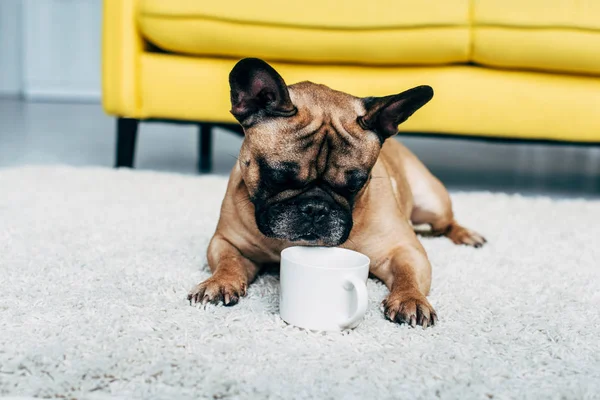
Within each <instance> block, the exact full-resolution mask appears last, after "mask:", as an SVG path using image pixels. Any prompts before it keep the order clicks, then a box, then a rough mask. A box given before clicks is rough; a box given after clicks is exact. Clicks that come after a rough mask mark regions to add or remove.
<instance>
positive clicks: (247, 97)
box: [229, 58, 297, 127]
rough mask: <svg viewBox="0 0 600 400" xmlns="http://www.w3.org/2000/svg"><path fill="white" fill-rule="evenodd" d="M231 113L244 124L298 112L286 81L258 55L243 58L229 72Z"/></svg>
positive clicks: (248, 124)
mask: <svg viewBox="0 0 600 400" xmlns="http://www.w3.org/2000/svg"><path fill="white" fill-rule="evenodd" d="M229 87H230V89H231V92H230V96H231V113H232V114H233V116H234V117H235V118H236V119H237V120H238V122H239V123H240V124H242V126H245V127H247V126H250V125H252V124H253V123H255V122H256V121H258V120H260V119H262V118H264V117H269V116H270V117H288V116H292V115H294V114H296V111H297V110H296V107H294V105H293V104H292V101H291V100H290V94H289V92H288V89H287V85H286V84H285V81H284V80H283V78H282V77H281V75H279V74H278V73H277V71H275V69H274V68H273V67H271V66H270V65H269V64H267V63H266V62H264V61H263V60H260V59H258V58H245V59H243V60H241V61H239V62H238V63H237V64H236V65H235V67H233V69H232V70H231V72H230V73H229Z"/></svg>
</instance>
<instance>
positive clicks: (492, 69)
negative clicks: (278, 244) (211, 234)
mask: <svg viewBox="0 0 600 400" xmlns="http://www.w3.org/2000/svg"><path fill="white" fill-rule="evenodd" d="M599 16H600V1H598V0H579V1H571V0H528V1H519V0H419V1H412V0H374V1H373V2H366V1H356V0H302V1H282V0H254V1H240V0H221V1H200V0H168V1H165V0H104V18H103V66H102V78H103V84H102V100H103V106H104V109H105V111H106V112H107V113H109V114H111V115H115V116H117V117H118V128H117V130H118V150H117V165H118V166H131V165H132V164H133V153H134V148H135V137H136V130H137V124H138V122H139V121H143V120H169V121H180V122H186V121H187V122H193V123H200V124H201V125H202V128H203V129H202V132H203V133H202V135H201V140H200V143H201V145H202V153H203V155H202V159H201V169H202V170H209V169H210V141H211V133H210V132H211V127H212V126H214V125H219V124H233V123H235V120H234V119H233V117H232V116H231V115H230V114H229V108H230V105H229V88H228V79H227V76H228V74H229V71H230V70H231V68H232V67H233V65H234V64H235V62H237V60H239V59H240V58H243V57H248V56H252V57H260V58H264V59H266V60H267V61H269V62H270V63H272V64H273V65H274V67H275V68H276V69H277V70H278V71H280V73H281V74H282V76H283V77H284V79H285V80H286V82H287V83H288V84H291V83H294V82H297V81H301V80H311V81H314V82H319V83H324V84H327V85H329V86H331V87H332V88H335V89H339V90H343V91H346V92H349V93H352V94H354V95H357V96H373V95H387V94H391V93H397V92H400V91H402V90H405V89H407V88H410V87H412V86H416V85H420V84H428V85H431V86H433V88H434V90H435V96H434V99H433V100H432V101H431V103H429V104H428V105H427V107H424V108H423V110H421V111H420V112H419V113H417V114H415V115H414V116H413V117H412V118H411V119H410V120H409V121H407V122H406V123H405V124H403V125H401V126H400V130H401V132H410V133H412V134H415V133H417V134H419V133H423V134H444V135H446V134H449V135H462V136H467V137H478V138H500V139H511V140H512V139H525V140H534V141H559V142H576V143H600V18H599ZM232 126H233V125H232Z"/></svg>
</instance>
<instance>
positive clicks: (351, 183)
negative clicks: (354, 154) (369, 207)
mask: <svg viewBox="0 0 600 400" xmlns="http://www.w3.org/2000/svg"><path fill="white" fill-rule="evenodd" d="M368 179H369V174H367V173H364V172H363V171H357V170H353V171H348V172H347V173H346V186H345V188H344V189H345V191H347V192H348V193H352V194H353V193H357V192H359V191H360V189H362V187H363V186H364V185H365V183H367V180H368Z"/></svg>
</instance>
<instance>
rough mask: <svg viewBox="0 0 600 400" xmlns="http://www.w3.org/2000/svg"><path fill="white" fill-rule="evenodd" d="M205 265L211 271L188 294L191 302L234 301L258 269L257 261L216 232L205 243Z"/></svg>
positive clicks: (226, 302)
mask: <svg viewBox="0 0 600 400" xmlns="http://www.w3.org/2000/svg"><path fill="white" fill-rule="evenodd" d="M208 266H209V267H210V270H211V271H212V273H213V275H212V276H211V277H210V278H208V279H207V280H205V281H204V282H202V283H199V284H198V285H196V287H194V289H192V290H191V291H190V293H189V294H188V300H189V301H190V303H192V302H195V303H198V302H201V303H203V304H205V303H207V302H211V303H215V304H216V303H219V302H221V301H222V302H223V304H224V305H226V306H232V305H234V304H236V303H237V302H238V301H239V299H240V297H241V296H245V295H246V288H247V287H248V284H249V283H250V282H252V281H253V280H254V278H255V277H256V274H257V273H258V271H259V269H260V268H259V266H258V264H256V263H254V262H252V261H250V260H249V259H247V258H246V257H244V256H243V255H242V254H241V253H240V252H239V251H238V249H236V248H235V247H234V246H233V245H232V244H231V243H229V242H228V241H227V240H225V239H224V238H222V237H220V236H218V235H216V236H215V237H213V239H212V240H211V242H210V245H209V246H208Z"/></svg>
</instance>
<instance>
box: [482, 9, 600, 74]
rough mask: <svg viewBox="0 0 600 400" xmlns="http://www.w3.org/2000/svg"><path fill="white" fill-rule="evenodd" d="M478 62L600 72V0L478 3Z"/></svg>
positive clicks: (566, 70)
mask: <svg viewBox="0 0 600 400" xmlns="http://www.w3.org/2000/svg"><path fill="white" fill-rule="evenodd" d="M472 61H474V62H476V63H480V64H484V65H490V66H496V67H509V68H520V69H525V68H526V69H536V70H545V71H553V72H575V73H583V74H594V75H597V74H600V1H598V0H579V1H573V0H528V1H522V0H477V1H474V2H473V54H472Z"/></svg>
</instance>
